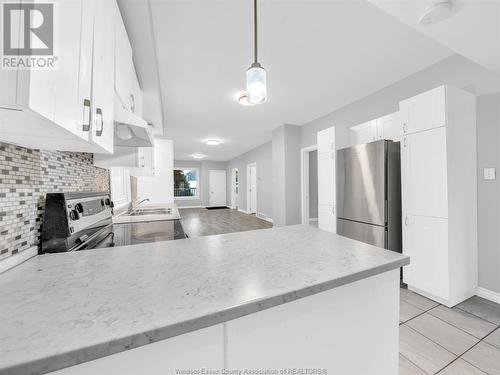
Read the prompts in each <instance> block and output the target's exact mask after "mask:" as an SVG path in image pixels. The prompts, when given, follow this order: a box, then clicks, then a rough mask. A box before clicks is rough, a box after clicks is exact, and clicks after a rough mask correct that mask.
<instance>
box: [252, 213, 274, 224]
mask: <svg viewBox="0 0 500 375" xmlns="http://www.w3.org/2000/svg"><path fill="white" fill-rule="evenodd" d="M255 216H257V217H258V218H259V219H262V220H265V221H267V222H269V223H274V220H273V219H271V218H270V217H269V216H267V215H266V214H263V213H262V212H257V213H256V214H255Z"/></svg>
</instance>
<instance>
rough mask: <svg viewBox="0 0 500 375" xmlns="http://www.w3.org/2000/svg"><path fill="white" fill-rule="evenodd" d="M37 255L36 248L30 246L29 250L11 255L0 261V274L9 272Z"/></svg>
mask: <svg viewBox="0 0 500 375" xmlns="http://www.w3.org/2000/svg"><path fill="white" fill-rule="evenodd" d="M37 254H38V247H37V246H32V247H30V248H29V249H26V250H24V251H21V252H20V253H17V254H14V255H11V256H10V257H8V258H5V259H4V260H1V261H0V273H2V272H5V271H7V270H10V269H11V268H14V267H15V266H18V265H19V264H21V263H23V262H25V261H27V260H28V259H30V258H32V257H34V256H35V255H37Z"/></svg>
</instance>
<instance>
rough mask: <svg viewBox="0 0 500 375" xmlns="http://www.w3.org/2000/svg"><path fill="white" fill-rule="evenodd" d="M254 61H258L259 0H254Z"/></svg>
mask: <svg viewBox="0 0 500 375" xmlns="http://www.w3.org/2000/svg"><path fill="white" fill-rule="evenodd" d="M253 30H254V35H253V37H254V41H253V43H254V44H253V45H254V51H253V52H254V62H255V63H256V62H257V0H253Z"/></svg>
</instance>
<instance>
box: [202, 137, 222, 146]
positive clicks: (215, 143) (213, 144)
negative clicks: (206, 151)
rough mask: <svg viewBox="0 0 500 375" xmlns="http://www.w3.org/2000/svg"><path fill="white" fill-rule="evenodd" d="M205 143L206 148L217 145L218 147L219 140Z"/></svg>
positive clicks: (210, 140)
mask: <svg viewBox="0 0 500 375" xmlns="http://www.w3.org/2000/svg"><path fill="white" fill-rule="evenodd" d="M205 143H206V144H207V145H208V146H218V145H220V140H218V139H209V140H207V141H206V142H205Z"/></svg>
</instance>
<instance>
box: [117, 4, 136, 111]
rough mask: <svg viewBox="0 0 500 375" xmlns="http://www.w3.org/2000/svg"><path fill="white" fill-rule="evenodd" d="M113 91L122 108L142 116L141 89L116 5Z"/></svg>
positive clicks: (128, 42) (130, 48)
mask: <svg viewBox="0 0 500 375" xmlns="http://www.w3.org/2000/svg"><path fill="white" fill-rule="evenodd" d="M115 92H116V95H117V96H118V98H119V101H120V103H121V105H122V106H123V108H125V109H126V110H128V111H130V112H132V113H135V114H136V115H137V116H139V117H141V116H142V91H141V88H140V85H139V81H138V79H137V74H136V71H135V67H134V61H133V54H132V47H131V45H130V41H129V39H128V35H127V30H126V29H125V25H124V23H123V19H122V17H121V14H120V10H119V9H118V7H116V22H115Z"/></svg>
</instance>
